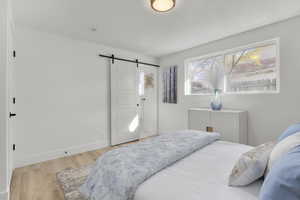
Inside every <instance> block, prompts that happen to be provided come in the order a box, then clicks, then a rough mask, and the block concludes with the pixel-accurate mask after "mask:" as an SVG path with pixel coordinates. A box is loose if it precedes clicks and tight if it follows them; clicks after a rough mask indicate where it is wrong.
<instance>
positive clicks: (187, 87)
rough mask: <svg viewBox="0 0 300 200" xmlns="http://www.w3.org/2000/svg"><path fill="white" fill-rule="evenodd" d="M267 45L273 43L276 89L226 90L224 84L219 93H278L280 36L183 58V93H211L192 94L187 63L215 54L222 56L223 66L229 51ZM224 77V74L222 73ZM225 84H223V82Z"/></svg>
mask: <svg viewBox="0 0 300 200" xmlns="http://www.w3.org/2000/svg"><path fill="white" fill-rule="evenodd" d="M268 45H275V48H276V65H275V68H276V77H277V79H276V90H273V91H259V90H257V91H242V92H226V86H224V91H222V93H221V95H232V94H233V95H240V94H242V95H243V94H278V93H280V38H274V39H270V40H265V41H262V42H255V43H251V44H247V45H243V46H239V47H235V48H232V49H227V50H223V51H219V52H216V53H210V54H205V55H202V56H197V57H192V58H188V59H185V60H184V95H185V96H211V95H213V93H203V94H201V93H200V94H192V93H191V91H190V84H189V77H188V73H189V71H188V68H189V64H190V63H191V62H194V61H197V60H201V59H205V58H211V57H217V56H222V57H223V62H224V67H225V56H226V55H227V54H230V53H236V52H238V51H242V50H245V49H251V48H258V47H262V46H268ZM224 77H225V74H224ZM224 85H225V84H224Z"/></svg>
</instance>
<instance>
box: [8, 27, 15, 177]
mask: <svg viewBox="0 0 300 200" xmlns="http://www.w3.org/2000/svg"><path fill="white" fill-rule="evenodd" d="M8 31H9V32H8V40H7V41H8V43H7V44H8V52H9V53H8V112H9V113H8V153H9V156H8V168H9V176H10V177H11V175H12V169H13V148H14V146H15V145H13V143H14V135H15V131H16V80H15V67H16V51H15V50H14V47H15V44H14V37H13V28H12V24H9V28H8Z"/></svg>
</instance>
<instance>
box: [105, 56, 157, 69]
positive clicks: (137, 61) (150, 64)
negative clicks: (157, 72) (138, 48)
mask: <svg viewBox="0 0 300 200" xmlns="http://www.w3.org/2000/svg"><path fill="white" fill-rule="evenodd" d="M99 56H100V57H103V58H109V59H111V62H112V64H114V63H115V60H120V61H124V62H131V63H136V64H137V65H139V64H142V65H148V66H152V67H160V66H159V65H156V64H152V63H146V62H140V61H139V60H129V59H125V58H118V57H115V56H114V54H113V55H111V56H107V55H103V54H99Z"/></svg>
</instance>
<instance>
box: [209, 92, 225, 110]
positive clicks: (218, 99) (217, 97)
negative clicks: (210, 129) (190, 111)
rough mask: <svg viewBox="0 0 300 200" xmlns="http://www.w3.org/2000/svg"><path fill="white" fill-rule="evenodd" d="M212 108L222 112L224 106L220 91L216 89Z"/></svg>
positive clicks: (211, 104)
mask: <svg viewBox="0 0 300 200" xmlns="http://www.w3.org/2000/svg"><path fill="white" fill-rule="evenodd" d="M210 107H211V109H212V110H221V109H222V107H223V105H222V101H221V96H220V90H218V89H215V95H214V96H213V99H212V101H211V103H210Z"/></svg>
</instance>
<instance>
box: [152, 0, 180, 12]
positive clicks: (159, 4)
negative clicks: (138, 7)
mask: <svg viewBox="0 0 300 200" xmlns="http://www.w3.org/2000/svg"><path fill="white" fill-rule="evenodd" d="M175 4H176V0H151V7H152V9H153V10H155V11H157V12H168V11H170V10H172V9H173V8H174V7H175Z"/></svg>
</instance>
